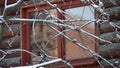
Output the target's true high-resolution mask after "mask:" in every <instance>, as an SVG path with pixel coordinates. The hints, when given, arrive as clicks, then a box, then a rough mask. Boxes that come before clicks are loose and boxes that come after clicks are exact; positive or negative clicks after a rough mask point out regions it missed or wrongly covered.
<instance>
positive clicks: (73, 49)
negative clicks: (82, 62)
mask: <svg viewBox="0 0 120 68" xmlns="http://www.w3.org/2000/svg"><path fill="white" fill-rule="evenodd" d="M65 12H67V13H69V14H70V15H71V16H73V18H72V17H71V16H68V15H66V18H65V19H66V20H70V19H80V21H79V22H67V24H68V25H71V26H79V27H81V26H82V25H83V24H85V23H87V22H88V20H89V21H90V20H94V10H93V9H91V8H90V6H84V7H76V8H70V9H66V10H65ZM94 27H95V26H94V23H92V24H89V25H87V26H85V27H83V28H82V29H83V30H85V31H87V32H89V33H92V34H94V33H95V32H94ZM65 34H66V35H67V36H68V37H70V38H71V39H77V42H78V43H80V44H81V45H83V46H88V47H89V48H90V49H92V50H95V43H94V41H95V39H94V38H91V37H89V36H87V35H85V34H83V33H81V32H78V31H75V30H70V31H68V32H65ZM65 44H66V46H65V48H66V51H65V53H66V59H81V58H88V57H91V55H90V53H89V52H87V51H85V50H84V49H83V48H81V47H79V46H77V45H75V44H74V43H72V42H70V41H68V40H66V41H65Z"/></svg>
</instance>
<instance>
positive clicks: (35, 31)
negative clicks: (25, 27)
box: [30, 9, 58, 64]
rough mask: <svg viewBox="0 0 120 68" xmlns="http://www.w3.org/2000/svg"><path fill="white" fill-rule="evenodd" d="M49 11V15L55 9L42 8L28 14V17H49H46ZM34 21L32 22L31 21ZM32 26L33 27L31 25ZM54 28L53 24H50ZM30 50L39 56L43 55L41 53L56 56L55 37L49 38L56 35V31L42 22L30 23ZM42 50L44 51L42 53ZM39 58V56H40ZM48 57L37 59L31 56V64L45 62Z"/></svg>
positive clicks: (52, 13)
mask: <svg viewBox="0 0 120 68" xmlns="http://www.w3.org/2000/svg"><path fill="white" fill-rule="evenodd" d="M49 13H50V14H51V15H54V16H55V15H56V10H54V9H53V10H47V11H46V10H43V11H39V12H34V13H31V14H30V18H33V19H44V20H45V19H47V20H48V19H51V18H48V15H49ZM33 23H34V22H33ZM33 26H34V27H33ZM50 26H53V27H54V28H56V26H54V25H50ZM31 27H32V28H31V40H30V41H31V51H32V52H33V53H35V54H37V55H39V56H44V55H43V54H45V53H46V54H48V55H50V56H54V57H57V56H58V53H57V52H58V51H57V39H56V38H55V39H51V38H52V37H53V36H54V35H56V32H55V31H54V30H52V29H51V28H50V27H49V26H48V24H46V23H44V22H35V23H34V24H31ZM43 51H44V53H42V52H43ZM40 59H41V58H40ZM48 60H50V59H48V58H44V59H42V60H41V61H38V60H37V59H36V58H33V57H32V60H31V61H32V62H31V63H32V64H35V63H38V62H45V61H48Z"/></svg>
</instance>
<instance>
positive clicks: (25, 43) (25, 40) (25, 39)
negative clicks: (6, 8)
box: [20, 0, 98, 66]
mask: <svg viewBox="0 0 120 68" xmlns="http://www.w3.org/2000/svg"><path fill="white" fill-rule="evenodd" d="M70 1H73V3H72V4H70ZM70 1H69V0H65V2H66V5H63V2H62V1H56V2H53V4H57V6H58V7H59V8H60V9H62V10H65V9H67V8H74V7H80V6H85V5H89V4H83V3H82V2H78V1H80V0H70ZM70 5H72V6H71V7H69V6H70ZM36 6H37V7H38V10H39V11H40V10H42V9H46V10H48V9H52V8H51V7H50V6H49V5H47V4H39V3H38V4H36ZM31 12H35V7H34V4H31V5H27V6H22V7H21V9H20V15H21V18H29V13H31ZM57 15H58V17H59V18H61V19H63V17H62V15H61V14H59V13H58V14H57ZM95 16H96V14H95ZM21 25H22V29H21V48H22V49H25V50H30V46H29V45H30V38H29V37H30V30H29V29H30V23H26V22H22V24H21ZM58 30H59V31H62V30H63V29H62V28H60V27H58ZM97 33H98V32H97V24H95V34H96V35H97ZM57 40H58V41H59V43H58V57H59V58H64V57H63V56H64V54H65V53H64V46H65V39H64V37H62V36H59V37H58V38H57ZM96 42H97V40H96ZM97 50H98V48H97V46H96V44H95V51H96V52H97ZM71 61H72V62H71V63H72V65H74V66H78V65H83V64H92V63H93V62H94V61H95V59H94V57H90V58H85V59H79V60H78V59H77V60H71ZM29 63H30V55H29V54H27V53H24V52H22V53H21V65H22V66H24V65H28V64H29Z"/></svg>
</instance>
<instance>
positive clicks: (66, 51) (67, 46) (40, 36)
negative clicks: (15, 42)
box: [21, 0, 96, 65]
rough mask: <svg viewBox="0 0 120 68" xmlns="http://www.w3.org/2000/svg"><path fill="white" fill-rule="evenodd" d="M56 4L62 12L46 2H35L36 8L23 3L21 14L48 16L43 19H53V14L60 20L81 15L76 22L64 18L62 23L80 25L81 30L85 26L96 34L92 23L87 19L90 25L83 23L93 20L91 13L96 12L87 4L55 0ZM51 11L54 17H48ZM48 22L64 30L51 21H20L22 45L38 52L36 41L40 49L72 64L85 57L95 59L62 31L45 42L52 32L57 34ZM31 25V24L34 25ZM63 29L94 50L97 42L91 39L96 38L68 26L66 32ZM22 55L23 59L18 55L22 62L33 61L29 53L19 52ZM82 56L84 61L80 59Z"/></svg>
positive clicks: (90, 60) (85, 58) (24, 15)
mask: <svg viewBox="0 0 120 68" xmlns="http://www.w3.org/2000/svg"><path fill="white" fill-rule="evenodd" d="M55 4H56V5H57V7H59V8H60V9H62V10H63V11H64V12H65V13H63V14H64V15H63V14H61V13H59V12H58V10H56V9H53V8H51V7H50V6H48V5H46V4H41V5H40V4H38V5H37V6H39V7H38V11H37V12H36V11H35V7H34V5H30V6H25V7H22V8H21V10H22V11H21V16H22V17H23V18H33V19H34V18H35V19H46V18H47V19H46V20H54V19H55V18H53V17H58V18H60V19H63V20H76V19H80V20H79V21H78V22H65V23H64V24H67V25H70V26H79V27H81V28H82V29H83V30H86V31H88V32H90V33H92V34H96V31H95V27H96V26H95V24H93V23H90V25H87V26H85V27H84V26H83V24H84V23H87V22H88V21H89V20H94V18H95V17H94V13H95V12H94V10H93V9H92V8H91V7H90V6H89V5H87V4H83V3H81V2H80V1H79V0H74V1H73V0H71V1H65V2H64V3H63V2H62V1H58V2H55ZM63 4H64V5H63ZM46 11H47V12H46ZM47 13H48V14H47ZM68 14H69V15H68ZM37 15H39V16H37ZM50 15H51V16H53V17H50ZM71 16H72V17H73V18H72V17H71ZM33 24H34V27H33ZM50 26H52V27H53V28H56V29H57V30H59V31H64V30H65V28H64V27H58V26H54V25H51V24H50V25H49V24H46V23H45V22H40V23H38V22H32V24H30V23H23V24H22V30H21V33H22V40H21V42H22V45H21V47H22V48H23V49H26V50H31V51H32V52H35V53H36V54H37V55H39V56H40V53H39V52H40V51H39V49H38V50H37V48H36V46H34V45H36V44H38V46H40V47H41V49H44V50H45V51H47V53H48V54H50V55H52V56H55V57H59V58H63V59H65V60H70V61H71V62H72V63H73V65H74V64H75V65H76V64H78V65H80V64H81V63H84V62H85V61H87V63H92V62H93V61H94V59H93V58H94V57H93V56H92V55H91V54H90V53H89V52H87V51H85V50H83V49H82V48H80V47H78V46H77V45H76V44H73V43H72V42H70V41H68V40H66V39H65V37H63V36H61V35H60V36H57V38H55V39H54V40H52V41H50V43H47V42H48V41H47V40H48V39H49V40H50V39H51V38H52V37H53V36H55V35H57V34H58V33H57V32H56V31H54V30H53V29H51V27H50ZM31 27H33V29H32V28H31ZM64 33H65V35H67V36H68V37H70V38H71V39H77V40H78V42H79V43H81V44H83V45H85V46H88V47H89V48H91V49H92V50H94V51H96V46H95V45H96V44H95V43H94V42H95V41H96V40H95V39H93V38H91V37H89V36H86V35H85V34H83V33H80V32H77V31H74V30H68V31H67V32H64ZM33 34H34V35H33ZM90 40H91V41H90ZM46 44H47V45H46ZM35 50H36V51H35ZM37 51H38V52H37ZM21 56H22V59H21V62H22V65H27V64H30V62H31V61H34V60H31V61H30V58H31V57H30V55H28V54H26V53H21ZM25 56H28V57H27V58H26V57H25ZM83 59H84V61H81V60H83ZM88 60H89V61H88ZM45 61H47V59H45ZM78 61H79V63H78ZM42 62H44V61H42ZM87 63H84V64H87ZM33 64H34V63H33Z"/></svg>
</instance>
